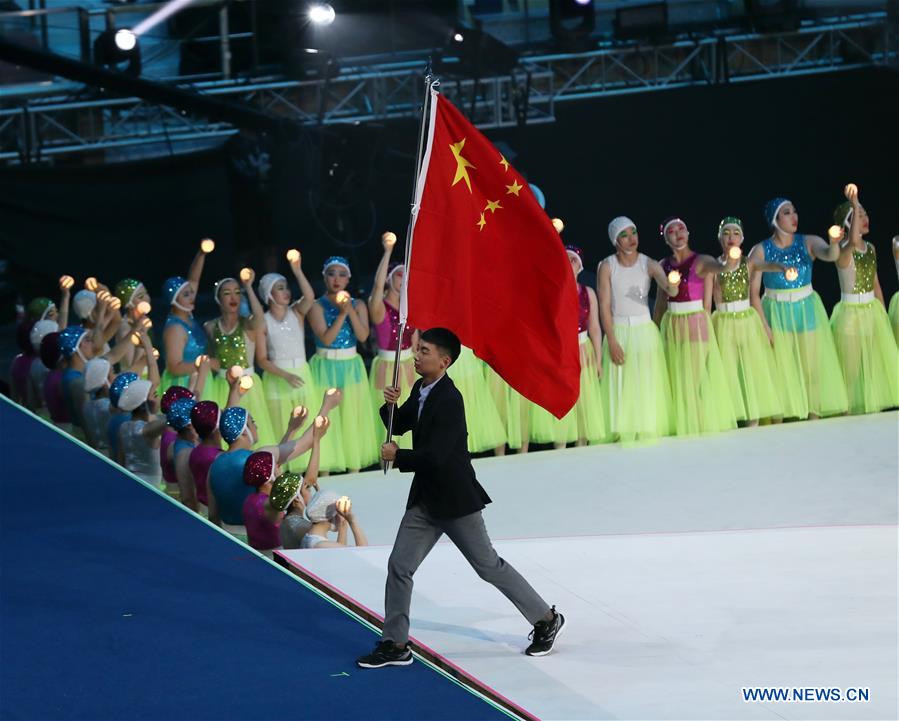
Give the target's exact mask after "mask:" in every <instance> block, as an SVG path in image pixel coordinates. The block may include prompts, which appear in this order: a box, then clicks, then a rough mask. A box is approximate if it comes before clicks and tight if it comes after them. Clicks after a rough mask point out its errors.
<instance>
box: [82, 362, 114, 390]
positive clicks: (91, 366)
mask: <svg viewBox="0 0 899 721" xmlns="http://www.w3.org/2000/svg"><path fill="white" fill-rule="evenodd" d="M109 368H110V366H109V361H108V360H106V359H105V358H91V359H90V360H89V361H88V362H87V363H85V365H84V390H85V392H87V393H90V392H91V391H95V390H97V389H98V388H102V387H103V385H105V384H106V382H107V381H108V380H109Z"/></svg>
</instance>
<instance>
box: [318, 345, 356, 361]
mask: <svg viewBox="0 0 899 721" xmlns="http://www.w3.org/2000/svg"><path fill="white" fill-rule="evenodd" d="M315 355H317V356H320V357H321V358H327V359H328V360H350V359H351V358H355V357H356V349H355V348H316V349H315Z"/></svg>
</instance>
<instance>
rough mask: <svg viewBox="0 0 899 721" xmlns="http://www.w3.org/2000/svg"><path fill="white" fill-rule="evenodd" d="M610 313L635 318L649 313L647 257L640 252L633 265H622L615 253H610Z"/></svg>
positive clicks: (608, 260)
mask: <svg viewBox="0 0 899 721" xmlns="http://www.w3.org/2000/svg"><path fill="white" fill-rule="evenodd" d="M607 262H608V263H609V268H610V270H611V273H610V284H611V286H612V315H613V316H616V317H621V318H635V317H639V316H645V315H647V314H648V313H649V285H650V278H649V258H647V257H646V256H645V255H643V254H642V253H640V254H639V255H638V257H637V262H636V263H634V264H633V265H622V264H621V263H619V262H618V256H617V255H610V256H609V257H608V259H607Z"/></svg>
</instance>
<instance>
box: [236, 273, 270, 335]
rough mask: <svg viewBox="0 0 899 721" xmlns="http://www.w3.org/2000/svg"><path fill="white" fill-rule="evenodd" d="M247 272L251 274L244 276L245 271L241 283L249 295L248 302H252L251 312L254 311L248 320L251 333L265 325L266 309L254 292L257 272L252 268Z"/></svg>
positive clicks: (241, 276) (241, 275)
mask: <svg viewBox="0 0 899 721" xmlns="http://www.w3.org/2000/svg"><path fill="white" fill-rule="evenodd" d="M245 270H248V271H250V272H249V273H247V274H244V271H241V274H240V282H241V283H243V288H244V290H245V291H246V293H247V300H249V302H250V310H251V311H252V312H251V314H250V317H249V318H248V319H247V328H248V329H249V330H251V331H258V330H259V329H260V328H261V327H262V326H264V325H265V309H264V308H263V307H262V303H260V302H259V298H257V297H256V291H254V290H253V281H254V280H256V271H254V270H253V269H252V268H246V269H245Z"/></svg>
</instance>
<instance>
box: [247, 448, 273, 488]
mask: <svg viewBox="0 0 899 721" xmlns="http://www.w3.org/2000/svg"><path fill="white" fill-rule="evenodd" d="M273 480H275V457H274V456H273V455H272V454H271V453H270V452H269V451H256V452H255V453H253V454H251V455H250V456H249V457H248V458H247V461H246V463H245V464H244V467H243V482H244V483H246V484H247V485H248V486H253V488H260V487H262V485H263V484H265V483H267V482H268V481H273Z"/></svg>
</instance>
